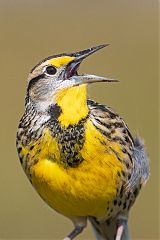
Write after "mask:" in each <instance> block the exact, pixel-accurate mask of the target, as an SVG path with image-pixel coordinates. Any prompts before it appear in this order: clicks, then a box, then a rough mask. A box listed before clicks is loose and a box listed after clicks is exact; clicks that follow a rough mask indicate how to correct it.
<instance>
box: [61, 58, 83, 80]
mask: <svg viewBox="0 0 160 240" xmlns="http://www.w3.org/2000/svg"><path fill="white" fill-rule="evenodd" d="M80 63H81V62H80V61H73V62H71V63H70V64H68V66H67V69H66V71H65V79H69V78H70V77H73V76H78V72H77V71H78V69H79V66H80Z"/></svg>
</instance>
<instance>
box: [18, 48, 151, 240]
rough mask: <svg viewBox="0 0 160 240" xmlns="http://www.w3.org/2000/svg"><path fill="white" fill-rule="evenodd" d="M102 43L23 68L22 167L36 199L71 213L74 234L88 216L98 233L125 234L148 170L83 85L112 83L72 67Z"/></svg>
mask: <svg viewBox="0 0 160 240" xmlns="http://www.w3.org/2000/svg"><path fill="white" fill-rule="evenodd" d="M105 46H107V45H100V46H97V47H93V48H89V49H86V50H83V51H80V52H76V53H63V54H59V55H54V56H50V57H48V58H45V59H44V60H42V61H41V62H40V63H38V64H37V65H36V66H35V67H34V68H33V69H32V70H31V72H30V74H29V77H28V86H27V91H26V99H25V113H24V115H23V117H22V118H21V120H20V123H19V128H18V133H17V150H18V154H19V158H20V161H21V164H22V166H23V169H24V171H25V173H26V175H27V177H28V178H29V180H30V182H31V183H32V185H33V186H34V188H35V189H36V190H37V192H38V193H39V195H40V196H41V197H42V198H43V200H44V201H45V202H46V203H47V204H48V205H50V206H51V207H52V208H53V209H55V210H56V211H57V212H59V213H61V214H63V215H64V216H66V217H68V218H69V219H71V220H72V221H73V223H74V225H75V227H74V230H73V231H72V232H71V233H70V234H68V236H67V237H66V238H65V240H66V239H68V240H71V239H74V238H75V237H76V236H77V235H78V234H79V233H80V232H82V230H83V228H84V227H85V226H86V224H87V219H88V220H89V221H90V222H91V224H92V226H93V229H94V233H95V236H96V238H97V239H99V240H103V239H107V240H113V239H116V240H122V239H123V240H124V239H128V235H129V233H128V214H129V210H130V208H131V206H132V205H133V203H134V201H135V199H136V197H137V195H138V193H139V191H140V188H141V186H142V185H144V183H145V182H146V181H147V179H148V176H149V162H148V157H147V154H146V152H145V150H144V145H143V142H142V140H141V139H139V138H138V137H135V138H134V137H132V135H131V133H130V132H129V129H128V127H127V125H126V123H125V122H124V121H123V119H122V118H121V117H120V116H119V115H118V114H117V113H115V112H114V111H113V110H112V109H111V108H109V107H106V106H104V105H102V104H99V103H96V102H94V101H92V100H89V99H87V90H86V89H87V84H89V83H94V82H115V81H116V80H113V79H110V78H104V77H99V76H95V75H90V74H84V75H79V74H78V73H77V70H78V68H79V65H80V63H81V62H82V60H83V59H85V58H86V57H87V56H89V55H91V54H92V53H94V52H96V51H97V50H99V49H101V48H103V47H105Z"/></svg>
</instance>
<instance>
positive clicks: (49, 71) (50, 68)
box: [46, 66, 57, 75]
mask: <svg viewBox="0 0 160 240" xmlns="http://www.w3.org/2000/svg"><path fill="white" fill-rule="evenodd" d="M56 72H57V69H56V68H55V67H53V66H48V67H46V73H47V74H49V75H54V74H55V73H56Z"/></svg>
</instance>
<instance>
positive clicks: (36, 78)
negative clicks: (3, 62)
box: [27, 73, 45, 91]
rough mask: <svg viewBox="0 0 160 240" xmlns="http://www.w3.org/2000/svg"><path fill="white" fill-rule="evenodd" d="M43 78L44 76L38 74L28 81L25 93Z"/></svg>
mask: <svg viewBox="0 0 160 240" xmlns="http://www.w3.org/2000/svg"><path fill="white" fill-rule="evenodd" d="M44 77H45V74H44V73H43V74H40V75H38V76H36V77H34V78H32V79H31V80H30V81H29V84H28V87H27V91H29V90H30V89H31V88H32V87H33V86H34V85H35V84H36V82H38V81H39V80H40V79H42V78H44Z"/></svg>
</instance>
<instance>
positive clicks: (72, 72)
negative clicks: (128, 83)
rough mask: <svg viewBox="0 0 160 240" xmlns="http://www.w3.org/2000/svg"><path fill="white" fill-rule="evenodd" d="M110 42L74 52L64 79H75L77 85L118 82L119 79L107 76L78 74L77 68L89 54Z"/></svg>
mask: <svg viewBox="0 0 160 240" xmlns="http://www.w3.org/2000/svg"><path fill="white" fill-rule="evenodd" d="M108 45H109V44H104V45H99V46H96V47H92V48H88V49H85V50H83V51H80V52H76V53H73V56H74V57H75V58H74V60H72V61H71V62H70V63H68V65H67V66H66V69H65V73H64V79H69V80H74V82H75V84H76V83H77V84H76V85H79V84H85V83H95V82H118V80H115V79H112V78H105V77H100V76H96V75H91V74H83V75H78V73H77V70H78V68H79V65H80V64H81V62H82V61H83V59H85V58H86V57H88V56H89V55H91V54H93V53H94V52H96V51H98V50H100V49H101V48H104V47H106V46H108Z"/></svg>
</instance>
